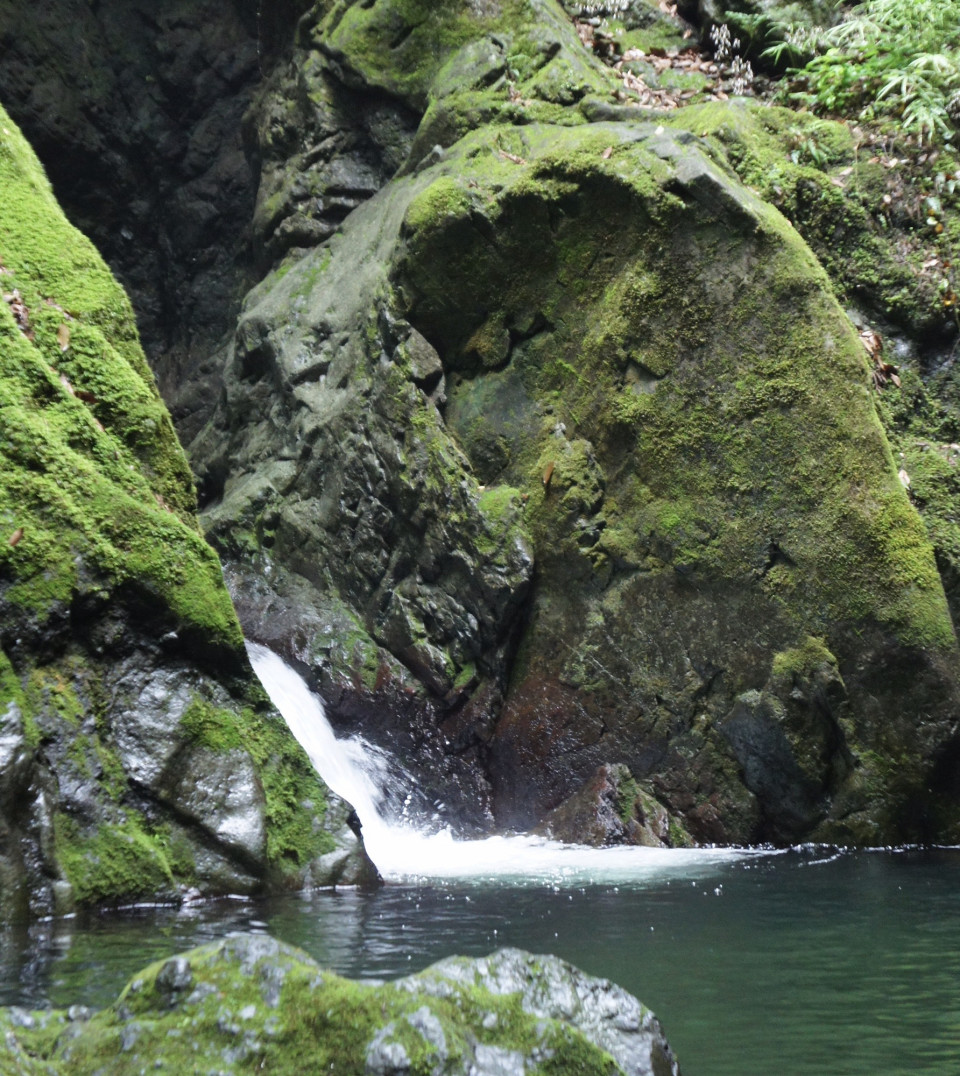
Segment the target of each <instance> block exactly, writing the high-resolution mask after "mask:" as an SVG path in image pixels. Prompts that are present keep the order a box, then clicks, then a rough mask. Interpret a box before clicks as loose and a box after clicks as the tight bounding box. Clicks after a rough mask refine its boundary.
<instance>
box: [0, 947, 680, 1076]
mask: <svg viewBox="0 0 960 1076" xmlns="http://www.w3.org/2000/svg"><path fill="white" fill-rule="evenodd" d="M0 1033H2V1034H3V1035H4V1039H5V1056H6V1057H7V1059H8V1062H9V1063H10V1064H11V1065H12V1066H13V1068H11V1069H10V1071H16V1072H18V1073H44V1074H51V1076H52V1074H58V1073H68V1072H69V1073H72V1074H75V1076H83V1074H87V1073H89V1074H91V1076H92V1074H93V1073H101V1074H104V1076H106V1074H108V1073H110V1074H115V1076H126V1074H134V1073H139V1072H142V1071H144V1070H145V1069H148V1070H150V1071H153V1070H157V1071H171V1072H172V1071H180V1072H207V1071H216V1072H220V1073H224V1074H226V1073H237V1074H239V1073H246V1072H271V1073H274V1074H276V1076H283V1074H286V1073H291V1074H293V1073H304V1072H311V1073H312V1072H316V1073H341V1074H344V1076H353V1074H356V1073H361V1072H362V1073H368V1074H371V1076H374V1074H380V1076H388V1074H396V1076H400V1074H401V1073H410V1074H411V1076H428V1074H435V1073H440V1072H442V1073H445V1074H447V1076H467V1074H468V1073H469V1074H471V1076H506V1074H514V1073H516V1074H517V1076H521V1074H524V1073H528V1074H538V1076H549V1074H558V1073H574V1072H576V1073H582V1074H583V1076H588V1074H590V1076H592V1074H597V1076H601V1074H602V1076H614V1074H616V1076H678V1073H679V1069H678V1067H677V1062H676V1060H675V1058H674V1056H673V1053H672V1051H671V1049H670V1047H669V1045H668V1043H667V1041H666V1039H665V1038H664V1035H663V1031H662V1029H661V1027H660V1024H659V1021H658V1020H657V1019H656V1017H654V1015H653V1014H652V1013H651V1012H650V1011H649V1010H648V1009H646V1008H645V1007H644V1006H643V1005H642V1004H641V1003H640V1002H638V1001H637V999H636V998H634V997H632V996H631V995H630V994H628V993H627V992H626V991H625V990H622V989H621V988H620V987H618V986H615V985H614V984H613V983H610V982H609V981H607V980H602V979H595V978H592V977H591V976H588V975H585V974H584V973H583V972H581V971H578V970H577V969H576V968H574V967H572V966H571V965H569V964H567V963H565V962H564V961H562V960H559V959H557V958H556V957H552V956H533V955H531V954H529V953H524V952H521V951H520V950H517V949H501V950H499V951H497V952H496V953H493V954H492V955H490V956H489V957H485V958H482V959H477V960H467V959H464V958H461V957H450V958H448V959H446V960H443V961H441V962H440V963H438V964H435V965H433V966H432V967H430V968H428V969H427V970H426V971H423V972H420V973H419V974H417V975H411V976H408V977H406V978H404V979H398V980H396V981H395V982H391V983H386V984H376V983H354V982H350V981H348V980H345V979H341V978H340V977H338V976H336V975H334V974H332V973H331V972H328V971H325V970H324V969H322V968H321V967H320V966H319V965H317V964H316V963H314V961H312V960H311V959H310V958H309V957H308V956H306V955H305V954H304V953H302V952H300V951H299V950H297V949H293V948H291V947H290V946H287V945H284V944H282V943H280V942H277V941H274V940H273V939H272V938H269V937H266V936H262V935H260V936H257V935H238V936H235V937H232V938H230V939H228V940H227V941H223V942H218V943H216V944H214V945H209V946H206V947H204V948H202V949H195V950H193V951H192V952H189V953H184V954H183V955H181V956H177V957H173V958H171V959H169V960H166V961H159V962H158V963H156V964H153V965H151V966H150V967H149V968H147V969H145V970H144V971H143V972H142V973H141V974H140V975H138V976H136V977H135V978H134V979H133V980H132V981H131V982H130V984H129V985H128V986H127V987H126V989H125V990H124V991H123V993H122V994H121V995H120V998H119V999H118V1000H117V1002H116V1003H115V1004H114V1005H113V1006H111V1007H110V1008H109V1009H107V1010H105V1011H104V1012H102V1013H99V1014H97V1015H96V1016H93V1017H89V1016H88V1015H87V1014H86V1013H85V1012H84V1014H83V1015H80V1016H79V1017H78V1016H77V1014H76V1012H75V1010H73V1009H71V1010H70V1014H67V1013H63V1012H45V1013H28V1012H24V1011H22V1010H0ZM3 1065H4V1061H3V1060H2V1059H0V1071H3V1072H6V1071H7V1070H6V1069H4V1068H3Z"/></svg>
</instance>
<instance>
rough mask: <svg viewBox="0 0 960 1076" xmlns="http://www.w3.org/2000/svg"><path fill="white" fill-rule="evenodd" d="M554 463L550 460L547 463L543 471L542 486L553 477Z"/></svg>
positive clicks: (547, 483)
mask: <svg viewBox="0 0 960 1076" xmlns="http://www.w3.org/2000/svg"><path fill="white" fill-rule="evenodd" d="M554 466H555V464H554V463H553V462H550V463H548V464H547V467H546V470H545V471H544V472H543V485H544V488H546V487H547V486H549V485H550V479H551V478H553V468H554Z"/></svg>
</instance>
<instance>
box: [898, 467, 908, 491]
mask: <svg viewBox="0 0 960 1076" xmlns="http://www.w3.org/2000/svg"><path fill="white" fill-rule="evenodd" d="M897 477H898V478H899V479H900V485H901V486H903V488H904V489H909V488H910V475H908V474H907V472H906V471H905V470H904V469H903V468H902V467H901V468H900V471H899V472H898V475H897Z"/></svg>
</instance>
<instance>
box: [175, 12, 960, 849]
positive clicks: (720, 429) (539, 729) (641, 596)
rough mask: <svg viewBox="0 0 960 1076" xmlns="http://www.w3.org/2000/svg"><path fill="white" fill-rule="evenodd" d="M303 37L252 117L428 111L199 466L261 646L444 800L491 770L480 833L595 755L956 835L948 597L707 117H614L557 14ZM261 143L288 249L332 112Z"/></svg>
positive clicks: (844, 362) (822, 826) (698, 819)
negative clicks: (386, 744)
mask: <svg viewBox="0 0 960 1076" xmlns="http://www.w3.org/2000/svg"><path fill="white" fill-rule="evenodd" d="M418 11H419V9H418ZM312 25H313V27H314V28H313V29H310V27H309V26H305V27H302V29H301V34H302V35H303V37H304V39H305V40H307V41H309V43H310V44H311V45H312V46H313V47H312V48H309V49H308V48H304V49H303V50H302V51H301V52H299V53H298V54H297V55H296V57H295V60H294V67H293V68H292V71H293V72H294V73H293V74H291V73H289V72H288V73H287V74H286V75H285V76H284V77H278V78H277V79H276V80H275V83H274V87H273V89H272V93H267V94H266V95H265V97H264V101H263V105H262V108H263V112H262V113H261V115H262V116H264V117H271V116H275V115H277V114H279V113H281V112H283V111H284V107H285V106H283V105H281V104H279V103H277V102H278V100H279V101H281V102H283V101H289V100H298V101H303V100H305V99H307V100H309V101H310V102H312V104H313V106H314V108H315V113H314V115H315V116H317V117H319V116H320V115H321V114H323V115H328V114H329V112H330V110H331V109H333V110H335V107H336V89H337V87H338V86H339V85H342V84H346V85H349V86H351V87H354V88H355V87H356V86H358V85H361V84H364V85H367V86H368V87H370V92H371V93H374V94H375V95H377V96H378V99H379V97H380V96H383V95H388V97H389V99H390V100H393V101H399V102H401V104H403V105H404V106H406V107H407V108H408V109H409V110H412V111H415V112H419V113H421V114H422V116H423V119H422V120H421V123H420V126H419V129H418V130H417V132H416V134H415V136H414V137H413V139H412V142H411V143H410V154H409V156H408V158H407V160H406V162H405V164H404V166H403V168H402V169H401V173H402V175H401V176H398V177H397V178H395V179H394V180H392V181H391V182H390V183H389V184H388V185H387V186H386V187H384V188H383V189H381V190H380V191H379V192H378V193H377V194H376V195H374V196H372V197H371V198H370V199H369V201H367V202H366V203H364V204H363V205H361V206H359V207H358V208H357V209H355V210H354V211H353V212H352V213H351V214H350V215H349V216H348V217H347V219H346V220H345V221H344V224H343V226H342V228H341V230H340V232H339V233H338V234H337V235H336V236H334V237H333V238H331V239H330V240H328V241H326V242H325V243H323V244H322V245H321V246H319V247H317V248H316V249H313V250H310V251H302V250H299V249H294V250H293V251H292V252H291V254H290V255H288V257H287V258H286V259H285V260H284V261H283V262H282V263H281V264H280V265H279V267H278V268H277V269H276V270H275V271H274V272H273V273H271V274H270V275H269V276H268V277H267V278H266V279H265V280H264V282H263V283H262V284H261V285H259V286H258V288H256V289H255V290H254V291H253V292H252V293H251V294H250V296H248V298H247V300H246V303H245V306H244V311H243V314H242V316H241V319H240V324H239V328H238V331H237V334H236V341H235V345H234V351H233V357H232V361H231V362H230V364H229V365H228V367H227V375H226V377H227V392H226V396H225V399H224V402H223V405H222V406H221V409H220V411H219V413H218V416H217V418H216V420H215V422H214V424H213V425H211V426H210V427H209V428H208V430H207V431H206V432H205V433H204V434H203V436H202V437H201V438H200V439H198V441H197V442H195V444H194V445H193V448H192V452H193V456H194V459H195V461H196V464H197V466H198V468H199V470H200V473H201V476H202V480H203V483H204V485H203V488H204V495H205V497H206V498H207V501H208V507H207V509H206V512H205V518H206V520H207V525H208V527H209V528H210V531H211V534H212V535H213V537H214V540H215V541H216V542H217V543H218V545H219V547H220V548H221V550H222V551H223V552H224V553H225V555H226V556H227V557H228V559H229V560H230V561H231V562H232V564H233V565H234V567H233V568H232V569H231V570H232V572H233V574H234V577H235V582H236V593H237V595H238V599H239V601H240V608H241V611H242V615H244V616H246V617H248V618H249V622H250V623H251V625H254V627H253V630H254V631H255V632H258V631H259V632H263V633H264V634H265V635H268V636H269V635H271V634H272V635H273V636H274V637H275V639H276V641H277V642H279V643H281V644H285V645H286V648H287V649H288V651H289V652H292V653H293V654H294V655H295V656H296V657H297V658H299V659H300V660H301V661H302V662H303V663H305V664H307V665H309V666H312V668H313V670H314V673H315V676H316V678H317V681H318V682H319V683H320V685H321V687H322V689H323V691H324V693H325V694H326V696H327V697H328V699H329V700H330V701H331V702H332V704H333V711H334V717H337V716H338V715H339V717H340V718H341V719H342V720H345V721H350V722H352V723H354V724H355V723H358V722H359V723H361V724H364V723H365V724H366V726H367V727H368V730H369V729H370V728H371V727H373V726H374V725H375V722H376V721H379V722H380V723H381V724H386V725H387V726H389V725H390V718H389V717H384V716H383V714H384V713H390V712H391V711H392V712H393V713H395V714H401V715H402V727H401V728H397V729H394V731H393V732H392V737H393V741H394V746H396V747H399V748H400V749H401V751H402V752H403V753H404V754H405V756H406V757H405V759H404V761H405V763H406V764H408V765H411V764H413V765H415V764H416V755H417V753H418V752H420V753H421V754H426V755H427V756H428V757H430V758H431V760H432V761H431V764H430V765H429V766H428V768H427V771H426V772H425V774H424V780H425V782H426V783H427V785H428V787H430V788H431V789H435V791H436V795H437V797H438V798H441V799H442V798H443V797H444V795H445V794H447V793H449V790H450V788H451V781H452V780H453V779H454V778H456V777H457V776H458V772H459V771H458V765H459V764H461V763H471V764H472V763H473V760H476V762H477V763H478V764H479V765H478V766H474V772H476V771H477V770H478V769H479V770H480V771H482V772H483V773H484V774H485V775H486V777H487V779H488V780H489V782H490V799H489V806H490V809H491V811H492V812H493V815H494V817H495V818H496V820H497V822H498V823H499V824H501V825H506V826H517V827H527V826H531V825H533V824H535V823H536V822H537V821H539V820H540V819H541V818H543V817H544V815H545V814H546V812H548V811H550V810H552V809H553V808H556V807H557V806H558V805H559V804H560V803H562V802H563V801H564V800H565V799H566V798H567V797H568V796H570V795H572V794H574V793H575V792H576V791H577V789H578V788H579V786H580V785H581V784H582V783H584V782H588V781H589V780H590V779H591V776H592V775H593V773H594V772H595V771H596V769H597V767H598V766H599V765H602V764H605V763H616V764H626V765H627V766H628V767H629V769H630V771H631V774H632V777H633V779H635V780H636V781H639V782H640V784H641V785H642V786H643V787H642V789H641V790H642V791H645V792H646V793H647V794H649V793H653V794H654V795H655V796H656V797H657V798H658V799H659V800H660V802H661V803H662V804H663V805H664V806H665V807H666V808H668V810H669V812H670V813H671V814H672V815H674V816H679V817H680V818H682V820H683V822H684V824H685V825H686V828H687V829H688V830H689V832H690V833H691V834H692V835H693V837H694V838H696V839H700V840H717V841H744V840H757V839H772V840H777V841H794V840H797V839H800V838H805V837H810V836H814V837H817V838H823V839H842V840H859V841H878V840H891V839H893V840H897V839H905V838H908V837H923V836H925V835H930V834H933V833H935V832H940V833H945V832H949V831H950V827H951V826H952V825H953V824H954V819H955V817H956V810H955V807H954V806H952V805H951V804H950V803H949V802H948V797H946V796H945V795H943V796H942V795H941V793H942V792H945V790H946V788H947V785H948V784H949V782H948V781H947V780H946V779H945V775H946V771H947V770H949V769H950V766H951V764H950V762H949V759H950V757H951V752H952V751H953V750H954V747H953V744H954V739H953V738H954V729H955V720H956V714H957V709H956V706H957V684H956V658H957V650H956V642H955V638H954V634H953V628H952V624H951V619H950V615H949V611H948V609H947V604H946V602H945V599H944V594H943V589H942V586H941V583H940V580H939V577H938V574H937V570H936V565H935V563H934V560H933V557H932V554H931V550H930V547H929V544H928V542H927V538H926V535H925V532H924V529H923V526H922V524H921V522H920V520H919V518H918V517H917V515H916V514H915V512H914V511H913V509H912V508H911V506H910V503H909V501H908V499H907V496H906V493H905V492H904V489H903V487H902V485H901V483H900V481H899V480H898V478H897V469H896V468H895V467H894V465H893V461H892V458H891V454H890V449H889V447H888V445H887V443H886V441H885V438H884V435H883V432H882V429H881V426H880V423H879V421H878V419H877V416H876V413H875V408H874V404H873V400H872V398H871V393H870V392H869V390H868V387H867V371H866V364H865V356H864V353H863V349H862V348H861V346H860V344H859V342H858V341H857V338H856V334H855V332H854V330H853V328H852V327H851V324H850V322H849V320H848V319H847V317H846V316H845V314H844V313H843V311H842V310H841V309H840V308H839V306H838V305H837V303H836V301H835V299H834V297H833V294H832V289H831V286H830V283H829V281H828V279H827V277H826V275H825V273H824V272H823V270H822V269H821V268H820V266H819V265H818V263H817V262H816V261H815V259H814V257H813V256H812V255H811V253H810V251H809V249H808V248H807V247H806V246H805V245H804V243H803V242H802V241H801V239H800V238H799V236H798V235H797V233H796V232H795V231H794V229H793V228H792V227H791V226H790V225H789V224H788V223H787V222H786V221H785V220H784V218H783V217H781V216H780V214H779V213H778V212H777V211H776V210H774V209H772V208H771V207H770V206H769V205H767V204H765V203H764V202H762V201H761V200H760V199H759V198H757V197H756V196H754V195H753V194H752V193H751V192H750V191H748V190H746V189H745V188H744V187H742V186H741V185H740V184H739V183H738V182H737V181H736V180H735V179H734V178H733V176H732V174H731V172H730V171H729V169H728V167H727V165H726V164H725V162H724V160H723V159H722V157H721V156H719V154H718V151H717V148H716V143H712V144H711V143H707V142H705V141H701V140H700V138H699V137H698V135H699V134H700V133H707V128H706V120H705V119H704V118H702V117H700V116H699V114H698V113H697V112H696V111H695V110H690V111H689V112H684V111H680V112H677V113H674V114H672V115H671V117H670V123H669V124H666V123H665V122H659V121H652V122H651V121H647V120H646V117H645V116H644V115H643V114H642V113H638V112H637V111H636V110H631V109H628V108H617V107H616V106H610V105H607V104H605V103H604V102H603V100H602V99H601V98H600V97H599V96H597V95H598V94H601V93H606V92H607V89H608V84H607V83H606V82H605V78H606V72H605V71H604V70H603V69H602V68H600V67H599V66H595V65H594V64H593V62H592V61H591V58H590V56H589V55H588V54H587V53H586V52H585V51H584V50H583V49H582V48H581V47H580V44H579V41H578V40H577V38H576V37H575V35H574V31H573V29H572V27H571V26H570V24H569V23H568V22H567V21H565V20H564V19H563V18H562V15H561V12H560V11H559V9H558V8H556V7H555V6H554V5H553V4H550V3H542V4H541V3H537V4H513V5H488V6H485V7H482V10H481V7H479V6H476V5H473V6H471V5H468V4H449V5H443V6H441V7H440V8H435V7H434V8H431V10H430V12H429V13H427V12H426V11H425V10H424V11H423V12H419V14H417V13H416V12H412V11H408V10H407V8H406V7H404V6H403V5H400V4H394V3H389V2H386V0H380V2H379V3H377V4H376V5H373V6H364V5H360V4H338V5H336V6H335V7H334V8H333V9H332V11H330V12H329V13H326V14H324V12H323V11H320V12H318V13H317V14H316V15H315V17H314V23H313V24H312ZM308 35H309V36H308ZM391 42H393V43H396V42H399V43H400V44H396V47H395V48H392V49H391ZM431 43H432V44H431ZM428 46H429V47H428ZM291 107H292V106H291ZM397 107H399V106H397ZM728 108H729V109H730V112H731V115H734V116H735V115H736V114H737V111H738V108H737V106H728ZM288 111H289V108H288ZM700 124H704V125H705V126H704V127H703V128H700V127H699V125H700ZM685 128H689V129H685ZM259 130H260V131H261V136H262V138H263V139H264V142H263V145H264V146H265V150H264V160H265V166H264V175H265V176H269V186H268V189H267V191H266V192H265V193H262V194H261V201H260V204H261V207H262V206H263V205H264V204H265V203H264V198H265V197H267V198H268V200H269V204H270V205H271V206H273V207H274V208H275V210H276V212H275V214H274V215H273V216H272V217H271V218H270V222H271V223H270V226H271V228H272V232H271V234H272V235H274V236H279V235H282V234H288V235H289V234H293V233H294V232H295V233H296V234H297V235H299V236H301V239H300V240H299V241H300V242H303V241H305V240H304V239H303V238H302V237H304V236H305V235H306V234H307V232H308V230H309V228H308V224H307V223H306V222H307V220H308V218H310V217H311V214H315V213H316V212H317V211H316V209H315V206H314V204H313V203H311V202H310V201H309V199H307V198H305V197H302V196H300V195H298V192H300V194H302V192H306V191H309V192H311V197H313V195H315V194H316V193H318V192H319V193H320V195H321V197H322V195H323V191H324V190H327V189H329V186H327V187H325V186H324V184H328V185H329V184H330V183H331V180H330V176H331V175H332V174H333V173H334V172H336V169H337V167H340V166H338V165H337V158H336V156H335V153H334V152H333V151H332V150H330V148H329V143H327V142H322V141H318V142H317V143H316V144H315V145H314V143H313V141H312V140H314V139H319V138H320V135H321V134H322V132H323V130H324V127H323V122H321V120H320V119H319V118H317V119H316V120H315V125H314V126H310V124H306V125H304V126H303V127H301V128H300V132H301V137H302V139H303V142H302V144H301V145H299V146H298V147H297V149H296V152H295V153H293V154H292V155H291V152H290V150H289V149H288V148H286V149H284V151H283V152H282V153H278V152H277V150H276V147H275V146H274V144H273V143H271V142H270V140H269V138H268V137H267V135H268V132H269V131H270V130H272V128H271V127H270V123H269V122H268V120H267V119H266V118H265V119H263V120H262V121H261V123H260V127H259ZM394 130H395V128H391V131H394ZM324 147H326V148H324ZM271 150H272V151H273V156H271ZM319 161H322V162H323V163H322V165H321V164H320V163H316V162H319ZM277 207H282V208H280V209H277ZM284 213H286V214H287V215H286V216H284V215H283V214H284ZM257 219H260V220H266V215H265V213H264V210H263V209H262V208H260V209H258V218H257ZM265 241H266V236H265ZM278 249H279V248H278ZM257 558H259V560H258V559H257ZM249 565H252V566H253V570H251V567H248V566H249ZM264 577H267V579H268V580H271V581H273V582H270V581H267V582H265V581H264ZM304 580H306V582H304ZM258 610H259V611H258ZM265 610H269V612H264V611H265ZM276 636H280V638H276ZM411 689H412V690H413V692H414V695H413V697H411V694H410V692H411ZM372 713H376V714H377V715H378V716H377V717H376V719H374V717H373V716H372ZM431 726H432V727H433V729H431ZM437 728H438V729H439V733H440V735H439V737H437V735H436V731H435V730H436V729H437ZM411 730H412V731H411ZM381 735H383V736H384V738H390V736H391V732H390V730H389V728H388V729H387V730H385V731H384V732H382V734H381ZM429 744H433V750H434V754H433V755H430V750H431V748H429V747H425V746H424V745H429ZM438 744H439V745H440V747H441V748H444V749H445V750H446V751H447V755H446V757H445V762H444V764H443V765H436V764H434V763H435V762H436V759H437V757H438V751H439V749H438V748H437V745H438ZM439 757H442V756H439ZM461 787H463V786H462V784H461ZM476 791H477V790H473V792H472V795H473V796H474V797H475V796H476ZM474 802H476V801H475V799H474ZM473 818H474V820H477V821H482V819H481V818H478V816H477V812H476V811H475V812H474V814H473ZM945 827H946V828H945Z"/></svg>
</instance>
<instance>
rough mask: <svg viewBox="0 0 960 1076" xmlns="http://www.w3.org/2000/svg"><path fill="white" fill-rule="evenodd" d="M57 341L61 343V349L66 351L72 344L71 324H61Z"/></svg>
mask: <svg viewBox="0 0 960 1076" xmlns="http://www.w3.org/2000/svg"><path fill="white" fill-rule="evenodd" d="M57 343H58V344H59V345H60V350H61V351H66V350H67V348H68V347H69V346H70V326H69V325H67V324H65V323H64V324H61V326H60V328H59V329H57Z"/></svg>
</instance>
